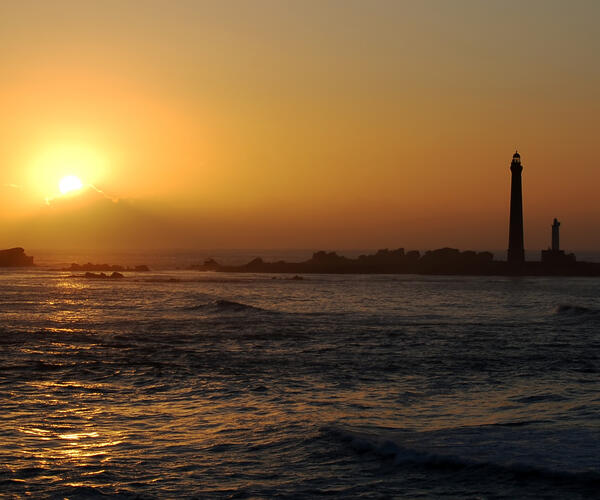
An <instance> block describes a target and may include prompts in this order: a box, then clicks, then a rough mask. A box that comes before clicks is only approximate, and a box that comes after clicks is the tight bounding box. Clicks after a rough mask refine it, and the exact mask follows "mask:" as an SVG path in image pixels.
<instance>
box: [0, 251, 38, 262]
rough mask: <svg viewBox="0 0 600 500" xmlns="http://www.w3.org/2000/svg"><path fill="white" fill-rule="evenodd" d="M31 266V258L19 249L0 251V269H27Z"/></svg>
mask: <svg viewBox="0 0 600 500" xmlns="http://www.w3.org/2000/svg"><path fill="white" fill-rule="evenodd" d="M29 266H33V257H30V256H28V255H25V250H24V249H23V248H21V247H17V248H9V249H8V250H0V267H29Z"/></svg>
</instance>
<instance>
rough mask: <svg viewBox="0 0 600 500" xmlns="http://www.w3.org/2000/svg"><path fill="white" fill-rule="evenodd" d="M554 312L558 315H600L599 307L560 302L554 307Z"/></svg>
mask: <svg viewBox="0 0 600 500" xmlns="http://www.w3.org/2000/svg"><path fill="white" fill-rule="evenodd" d="M556 314H558V315H560V316H582V317H600V309H592V308H590V307H583V306H574V305H571V304H561V305H559V306H558V307H557V308H556Z"/></svg>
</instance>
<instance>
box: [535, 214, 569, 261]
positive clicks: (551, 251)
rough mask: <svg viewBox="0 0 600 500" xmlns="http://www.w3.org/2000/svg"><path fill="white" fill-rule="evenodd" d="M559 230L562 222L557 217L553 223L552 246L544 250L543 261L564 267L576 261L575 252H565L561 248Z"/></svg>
mask: <svg viewBox="0 0 600 500" xmlns="http://www.w3.org/2000/svg"><path fill="white" fill-rule="evenodd" d="M559 230H560V222H558V219H556V218H555V219H554V222H553V223H552V247H551V248H548V250H542V263H543V264H545V265H546V266H548V267H553V268H557V267H558V268H564V267H567V266H572V265H573V264H575V262H576V258H575V254H572V253H569V254H565V252H564V250H561V249H560V236H559Z"/></svg>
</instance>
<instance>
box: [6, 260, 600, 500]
mask: <svg viewBox="0 0 600 500" xmlns="http://www.w3.org/2000/svg"><path fill="white" fill-rule="evenodd" d="M285 278H286V277H285V276H276V277H273V276H270V275H233V274H213V273H194V272H186V271H161V272H154V273H149V274H127V275H126V278H125V279H124V280H122V281H86V280H83V279H81V278H73V277H70V276H69V273H65V272H57V271H45V270H39V269H37V270H28V271H7V270H4V271H0V290H1V292H2V300H1V304H0V436H1V441H0V491H1V492H2V494H4V495H7V496H9V497H10V496H14V497H21V496H24V495H26V494H32V495H34V496H36V497H44V496H47V497H69V498H89V497H96V496H98V497H100V496H103V495H109V496H122V497H125V498H128V497H132V498H133V497H135V498H140V497H141V498H165V497H193V496H197V497H202V498H212V497H214V498H272V497H280V498H314V497H321V496H330V497H331V496H333V497H339V498H389V497H397V498H439V497H442V496H443V497H444V498H469V497H471V498H540V497H545V498H589V497H594V496H595V495H597V491H598V490H599V489H600V456H599V452H598V450H599V449H600V417H599V415H600V333H599V331H600V299H599V297H600V295H599V292H600V280H597V279H569V278H562V279H555V278H523V279H511V278H499V277H492V278H490V277H423V276H322V275H310V276H305V277H304V279H303V280H289V279H285Z"/></svg>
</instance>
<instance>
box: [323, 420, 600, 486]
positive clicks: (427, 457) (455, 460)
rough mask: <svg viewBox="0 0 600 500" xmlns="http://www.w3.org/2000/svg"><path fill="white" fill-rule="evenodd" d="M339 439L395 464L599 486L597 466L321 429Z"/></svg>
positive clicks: (599, 476)
mask: <svg viewBox="0 0 600 500" xmlns="http://www.w3.org/2000/svg"><path fill="white" fill-rule="evenodd" d="M323 431H324V432H325V433H326V434H330V435H332V436H334V437H335V438H337V439H340V440H341V441H343V442H345V443H348V444H349V445H350V446H351V447H352V448H353V449H354V450H355V451H357V452H358V453H360V454H364V453H373V454H375V455H378V456H380V457H382V458H385V459H391V460H393V462H394V464H395V465H397V466H403V465H406V466H410V465H413V466H420V467H425V468H431V469H450V470H462V469H469V470H479V469H486V470H488V472H490V473H493V472H494V471H495V472H496V473H498V472H508V473H511V474H514V475H517V476H527V477H538V478H540V479H551V480H553V479H558V480H566V481H576V482H578V483H580V484H583V485H585V486H586V487H594V488H596V487H600V472H599V471H598V470H597V469H594V470H589V469H588V470H583V471H572V470H565V469H557V468H553V467H546V466H544V465H539V464H533V463H526V462H518V461H514V462H513V461H511V460H509V459H507V460H498V461H493V460H481V459H477V458H473V457H469V456H464V455H463V454H462V453H461V454H453V453H447V454H446V453H443V452H442V453H440V452H428V451H426V450H419V449H415V448H411V447H409V446H404V445H403V444H401V441H402V439H401V438H398V437H397V436H394V437H389V436H388V437H385V436H376V435H371V434H367V433H362V432H354V431H349V430H345V429H339V428H331V427H326V428H324V429H323ZM463 451H464V454H466V455H468V454H469V452H470V449H469V447H468V446H465V447H464V450H463Z"/></svg>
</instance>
